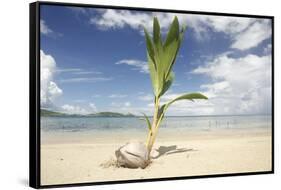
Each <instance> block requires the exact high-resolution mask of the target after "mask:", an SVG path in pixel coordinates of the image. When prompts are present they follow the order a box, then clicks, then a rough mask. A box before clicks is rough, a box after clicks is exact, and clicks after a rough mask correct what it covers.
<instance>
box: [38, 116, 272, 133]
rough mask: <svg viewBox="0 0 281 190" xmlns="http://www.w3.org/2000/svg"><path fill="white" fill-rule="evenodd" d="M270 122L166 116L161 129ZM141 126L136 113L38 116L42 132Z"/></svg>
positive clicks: (265, 123)
mask: <svg viewBox="0 0 281 190" xmlns="http://www.w3.org/2000/svg"><path fill="white" fill-rule="evenodd" d="M271 124H272V121H271V116H270V115H251V116H194V117H192V116H188V117H166V118H165V119H164V120H163V122H162V125H161V130H165V129H167V130H168V129H175V128H178V129H188V130H206V129H251V128H271ZM144 128H146V123H145V121H144V120H141V119H139V118H138V117H130V118H129V117H122V118H121V117H120V118H112V117H73V118H71V117H41V131H42V132H55V131H58V132H87V131H107V130H109V131H111V132H112V131H123V130H127V131H128V130H134V131H138V130H141V131H143V130H144Z"/></svg>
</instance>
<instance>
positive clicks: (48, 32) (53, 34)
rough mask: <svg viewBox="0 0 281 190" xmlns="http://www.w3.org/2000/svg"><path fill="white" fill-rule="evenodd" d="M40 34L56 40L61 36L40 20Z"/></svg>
mask: <svg viewBox="0 0 281 190" xmlns="http://www.w3.org/2000/svg"><path fill="white" fill-rule="evenodd" d="M40 33H41V34H43V35H45V36H49V37H52V38H57V37H61V36H63V34H61V33H59V32H54V31H53V30H52V29H51V28H50V27H49V26H48V25H47V24H46V22H45V20H42V19H41V20H40Z"/></svg>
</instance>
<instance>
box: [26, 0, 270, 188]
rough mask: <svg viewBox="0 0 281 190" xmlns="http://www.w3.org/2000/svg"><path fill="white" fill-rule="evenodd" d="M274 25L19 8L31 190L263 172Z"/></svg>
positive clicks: (169, 14) (142, 11) (113, 9)
mask: <svg viewBox="0 0 281 190" xmlns="http://www.w3.org/2000/svg"><path fill="white" fill-rule="evenodd" d="M273 29H274V17H272V16H262V15H242V14H230V13H213V12H196V11H185V10H166V9H151V8H135V7H134V8H132V7H117V6H103V5H86V4H72V3H54V2H35V3H31V4H30V186H31V187H34V188H47V187H61V186H77V185H94V184H112V183H129V182H144V181H160V180H176V179H190V178H203V177H221V176H235V175H250V174H251V175H252V174H269V173H273V172H274V80H273V79H274V72H273V71H274V67H273V66H274V30H273Z"/></svg>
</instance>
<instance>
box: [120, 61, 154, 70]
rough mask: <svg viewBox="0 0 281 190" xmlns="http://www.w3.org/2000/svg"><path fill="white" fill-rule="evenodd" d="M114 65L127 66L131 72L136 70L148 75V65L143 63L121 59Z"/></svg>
mask: <svg viewBox="0 0 281 190" xmlns="http://www.w3.org/2000/svg"><path fill="white" fill-rule="evenodd" d="M115 64H116V65H122V64H125V65H129V66H132V70H137V71H139V72H141V73H149V70H148V64H147V62H145V61H141V60H136V59H123V60H120V61H118V62H116V63H115Z"/></svg>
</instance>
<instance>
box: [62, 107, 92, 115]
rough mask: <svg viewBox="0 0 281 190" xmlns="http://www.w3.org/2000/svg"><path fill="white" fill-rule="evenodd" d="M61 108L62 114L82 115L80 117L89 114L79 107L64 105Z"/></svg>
mask: <svg viewBox="0 0 281 190" xmlns="http://www.w3.org/2000/svg"><path fill="white" fill-rule="evenodd" d="M61 108H62V110H63V112H64V113H67V114H82V115H85V114H89V111H88V110H86V109H85V108H81V107H79V106H73V105H69V104H65V105H63V106H62V107H61Z"/></svg>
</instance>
